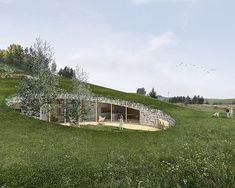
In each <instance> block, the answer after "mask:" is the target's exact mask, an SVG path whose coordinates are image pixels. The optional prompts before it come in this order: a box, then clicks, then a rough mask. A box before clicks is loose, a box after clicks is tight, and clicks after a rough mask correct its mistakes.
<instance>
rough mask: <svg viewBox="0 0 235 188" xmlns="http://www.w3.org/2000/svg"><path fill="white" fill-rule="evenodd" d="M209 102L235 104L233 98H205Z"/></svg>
mask: <svg viewBox="0 0 235 188" xmlns="http://www.w3.org/2000/svg"><path fill="white" fill-rule="evenodd" d="M206 100H207V101H208V102H209V104H235V98H234V99H206Z"/></svg>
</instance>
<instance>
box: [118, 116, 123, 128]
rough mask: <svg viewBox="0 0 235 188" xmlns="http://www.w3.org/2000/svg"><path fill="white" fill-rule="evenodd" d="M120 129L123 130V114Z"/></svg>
mask: <svg viewBox="0 0 235 188" xmlns="http://www.w3.org/2000/svg"><path fill="white" fill-rule="evenodd" d="M119 129H120V130H123V115H121V116H120V122H119Z"/></svg>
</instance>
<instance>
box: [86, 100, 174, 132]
mask: <svg viewBox="0 0 235 188" xmlns="http://www.w3.org/2000/svg"><path fill="white" fill-rule="evenodd" d="M89 100H90V101H97V102H102V103H109V104H114V105H120V106H125V107H128V108H132V109H135V110H139V111H140V124H141V125H147V126H153V127H157V126H158V119H162V120H164V121H167V122H168V123H169V125H171V126H173V125H175V120H174V119H173V118H172V117H170V116H169V115H167V114H165V113H163V112H162V111H161V110H158V109H151V108H149V107H148V106H145V105H143V104H139V103H133V102H129V101H124V100H115V99H109V98H105V97H92V98H90V99H89Z"/></svg>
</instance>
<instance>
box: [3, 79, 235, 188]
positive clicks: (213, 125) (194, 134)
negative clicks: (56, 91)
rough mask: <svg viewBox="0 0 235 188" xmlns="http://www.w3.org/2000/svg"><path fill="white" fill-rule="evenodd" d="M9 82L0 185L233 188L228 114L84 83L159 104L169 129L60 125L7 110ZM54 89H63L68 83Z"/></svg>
mask: <svg viewBox="0 0 235 188" xmlns="http://www.w3.org/2000/svg"><path fill="white" fill-rule="evenodd" d="M17 83H18V80H15V79H0V159H1V160H0V187H37V188H39V187H200V188H201V187H213V188H214V187H228V188H232V187H235V118H234V119H227V118H225V114H222V117H221V118H212V117H211V115H212V111H210V110H203V109H202V110H201V109H200V107H197V108H193V109H192V108H189V107H181V106H176V105H173V104H169V103H165V102H161V101H158V100H154V99H151V98H149V97H144V96H140V95H137V94H129V93H124V92H120V91H116V90H112V89H108V88H104V87H99V86H95V85H90V88H91V90H92V92H93V93H95V94H97V95H104V96H108V97H111V98H120V99H124V100H130V101H134V102H139V103H143V104H145V105H148V106H150V107H152V108H158V109H161V110H163V111H164V112H166V113H168V114H170V115H171V116H172V117H173V118H174V119H175V120H176V126H174V127H171V128H169V129H167V130H166V131H158V132H144V131H131V130H123V131H120V130H119V129H117V128H114V127H102V126H82V127H81V128H76V127H65V126H61V125H59V124H55V123H51V124H49V123H46V122H42V121H39V120H36V119H33V118H29V117H26V116H24V115H21V114H19V113H17V112H15V111H13V110H12V109H9V108H8V107H7V106H6V105H5V98H7V97H9V96H11V95H13V94H14V93H15V92H16V86H17ZM60 87H61V88H64V89H68V90H69V89H70V87H71V86H70V82H69V80H65V79H62V80H61V81H60Z"/></svg>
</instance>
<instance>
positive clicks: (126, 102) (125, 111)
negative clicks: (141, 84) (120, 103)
mask: <svg viewBox="0 0 235 188" xmlns="http://www.w3.org/2000/svg"><path fill="white" fill-rule="evenodd" d="M125 117H126V123H127V102H126V107H125Z"/></svg>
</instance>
